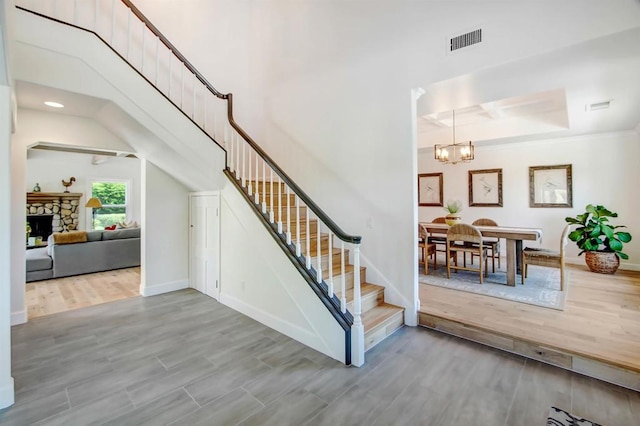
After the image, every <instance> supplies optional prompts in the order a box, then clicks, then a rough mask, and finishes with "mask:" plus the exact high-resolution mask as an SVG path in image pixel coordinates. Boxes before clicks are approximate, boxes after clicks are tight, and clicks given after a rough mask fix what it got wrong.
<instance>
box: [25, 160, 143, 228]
mask: <svg viewBox="0 0 640 426" xmlns="http://www.w3.org/2000/svg"><path fill="white" fill-rule="evenodd" d="M92 158H93V156H92V155H89V154H79V153H72V152H57V151H44V150H39V149H30V150H29V151H27V177H26V188H25V191H26V192H31V191H33V187H34V186H35V184H36V183H39V184H40V188H41V190H42V192H62V191H63V190H64V187H63V186H62V183H61V182H60V181H61V180H62V179H64V180H67V181H68V180H69V178H70V177H71V176H73V177H75V178H76V181H75V182H74V184H73V185H72V186H71V187H70V189H69V190H70V191H71V192H81V193H82V194H83V197H82V199H81V200H80V204H81V205H84V203H86V202H87V200H88V199H89V198H90V197H91V182H92V181H93V180H103V179H104V180H109V179H118V180H123V181H127V182H128V183H129V185H130V187H129V188H130V192H129V206H128V209H127V219H128V220H135V221H137V222H138V223H139V222H140V217H141V216H140V160H138V159H137V158H124V157H105V161H104V162H103V163H101V164H92ZM79 213H80V218H79V219H80V228H79V229H90V228H91V209H86V208H81V209H80V211H79Z"/></svg>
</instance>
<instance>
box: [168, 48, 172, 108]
mask: <svg viewBox="0 0 640 426" xmlns="http://www.w3.org/2000/svg"><path fill="white" fill-rule="evenodd" d="M172 83H173V52H171V50H169V89H168V91H167V97H168V98H169V100H171V86H172V85H173V84H172Z"/></svg>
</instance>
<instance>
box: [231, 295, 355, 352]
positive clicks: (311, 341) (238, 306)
mask: <svg viewBox="0 0 640 426" xmlns="http://www.w3.org/2000/svg"><path fill="white" fill-rule="evenodd" d="M220 303H222V304H223V305H226V306H228V307H230V308H231V309H233V310H235V311H238V312H240V313H242V314H244V315H246V316H248V317H250V318H253V319H254V320H256V321H258V322H260V323H262V324H264V325H266V326H267V327H269V328H272V329H274V330H276V331H278V332H280V333H282V334H284V335H286V336H289V337H291V338H292V339H294V340H297V341H298V342H301V343H303V344H304V345H306V346H309V347H310V348H312V349H315V350H316V351H318V352H321V353H323V354H325V355H327V356H330V357H332V358H334V359H336V360H338V361H340V362H343V363H344V362H345V360H344V350H343V351H342V353H340V354H330V353H327V351H329V350H330V348H329V347H328V346H326V345H319V344H318V343H319V342H318V338H319V337H320V338H321V336H320V335H318V334H314V333H312V332H310V331H308V330H305V329H303V328H300V327H299V326H297V325H296V324H294V323H292V322H289V321H285V320H283V319H282V318H278V317H276V316H274V315H272V314H270V313H268V312H265V311H263V310H261V309H257V308H255V307H254V306H251V305H249V304H247V303H245V302H243V301H242V300H240V299H237V298H235V297H233V296H229V295H228V294H225V293H222V294H220Z"/></svg>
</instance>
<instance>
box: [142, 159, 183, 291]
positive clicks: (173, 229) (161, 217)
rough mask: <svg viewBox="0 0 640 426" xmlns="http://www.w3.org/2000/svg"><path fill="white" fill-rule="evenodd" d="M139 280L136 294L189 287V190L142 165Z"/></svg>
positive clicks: (144, 163) (156, 169) (160, 171)
mask: <svg viewBox="0 0 640 426" xmlns="http://www.w3.org/2000/svg"><path fill="white" fill-rule="evenodd" d="M142 193H143V194H144V195H143V197H142V223H141V225H142V251H141V254H142V276H141V281H142V282H141V284H140V294H142V295H143V296H153V295H156V294H160V293H165V292H168V291H174V290H180V289H183V288H187V287H189V189H188V188H187V187H185V186H184V185H183V184H181V183H180V182H178V181H177V180H176V179H174V178H172V177H171V176H169V175H168V174H166V173H165V172H164V171H162V170H161V169H160V168H158V167H157V166H155V165H154V164H152V163H151V162H149V161H146V160H143V161H142Z"/></svg>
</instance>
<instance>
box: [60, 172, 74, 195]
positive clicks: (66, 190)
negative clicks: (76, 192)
mask: <svg viewBox="0 0 640 426" xmlns="http://www.w3.org/2000/svg"><path fill="white" fill-rule="evenodd" d="M75 181H76V178H74V177H73V176H71V177H70V178H69V182H66V181H65V180H64V179H62V184H63V185H64V188H65V189H64V192H69V187H70V186H71V185H73V182H75Z"/></svg>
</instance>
